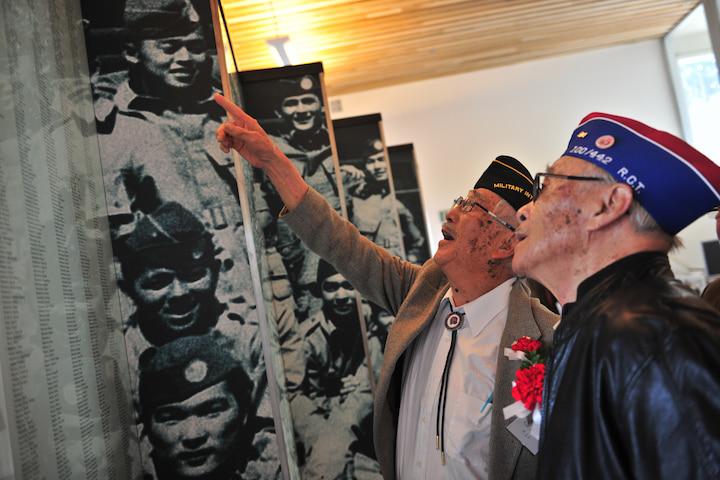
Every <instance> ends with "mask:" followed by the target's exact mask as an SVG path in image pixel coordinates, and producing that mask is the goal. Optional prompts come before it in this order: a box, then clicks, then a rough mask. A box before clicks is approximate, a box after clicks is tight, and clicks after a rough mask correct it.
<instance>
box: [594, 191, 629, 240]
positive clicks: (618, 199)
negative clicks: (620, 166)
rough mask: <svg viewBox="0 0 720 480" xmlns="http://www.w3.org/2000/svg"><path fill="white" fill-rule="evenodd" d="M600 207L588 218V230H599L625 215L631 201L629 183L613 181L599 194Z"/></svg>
mask: <svg viewBox="0 0 720 480" xmlns="http://www.w3.org/2000/svg"><path fill="white" fill-rule="evenodd" d="M600 201H601V205H600V209H599V210H598V211H597V212H595V213H594V214H593V216H592V217H590V219H589V220H588V224H587V225H588V230H589V231H594V230H600V229H602V228H604V227H606V226H607V225H610V224H611V223H613V222H615V221H616V220H618V219H619V218H621V217H622V216H623V215H625V214H626V213H627V212H628V210H630V206H631V205H632V202H633V192H632V188H631V187H630V186H629V185H626V184H624V183H613V184H611V185H609V186H608V188H606V189H604V190H603V192H602V193H601V195H600Z"/></svg>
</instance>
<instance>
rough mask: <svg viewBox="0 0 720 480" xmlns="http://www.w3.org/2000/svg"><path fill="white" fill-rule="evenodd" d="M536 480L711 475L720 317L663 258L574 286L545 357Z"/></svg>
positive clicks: (618, 266) (717, 426) (718, 412)
mask: <svg viewBox="0 0 720 480" xmlns="http://www.w3.org/2000/svg"><path fill="white" fill-rule="evenodd" d="M540 442H541V445H540V453H541V455H540V460H539V469H538V472H539V478H543V479H553V480H554V479H589V478H612V479H620V478H648V479H650V478H652V479H657V478H671V479H673V480H680V479H689V478H714V479H719V478H720V318H719V317H718V313H717V312H715V311H714V310H712V309H711V308H710V307H709V306H708V305H707V304H706V303H705V302H704V301H703V300H701V299H700V298H699V297H697V296H696V295H694V294H693V293H691V292H690V291H689V290H687V289H686V288H684V287H683V286H682V285H681V284H680V283H679V282H678V281H676V280H675V279H674V278H673V275H672V272H671V270H670V265H669V263H668V259H667V256H666V255H665V254H662V253H656V252H644V253H639V254H635V255H631V256H628V257H625V258H623V259H621V260H619V261H617V262H615V263H614V264H612V265H610V266H608V267H606V268H605V269H603V270H601V271H600V272H598V273H596V274H594V275H593V276H591V277H589V278H588V279H586V280H585V281H584V282H582V283H581V284H580V286H579V287H578V292H577V301H576V302H575V303H573V304H567V305H565V307H564V309H563V316H562V323H561V324H560V326H559V327H558V329H557V331H556V332H555V336H554V342H553V351H552V354H551V356H550V358H549V359H548V363H547V373H546V378H545V391H544V397H543V423H542V433H541V438H540Z"/></svg>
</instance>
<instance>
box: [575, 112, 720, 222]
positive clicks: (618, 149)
mask: <svg viewBox="0 0 720 480" xmlns="http://www.w3.org/2000/svg"><path fill="white" fill-rule="evenodd" d="M563 155H565V156H570V157H576V158H580V159H582V160H586V161H588V162H590V163H593V164H595V165H597V166H599V167H600V168H602V169H603V170H605V171H607V172H608V173H609V174H610V175H612V177H613V178H614V179H615V180H617V181H618V182H621V183H626V184H627V185H629V186H631V187H632V188H633V191H634V192H635V198H636V199H637V200H638V202H640V204H641V205H642V206H643V207H644V208H645V209H646V210H647V211H648V213H649V214H650V215H651V216H652V217H653V219H655V221H656V222H657V223H658V224H659V225H660V227H662V229H663V230H664V231H665V232H666V233H668V234H670V235H675V234H676V233H678V232H679V231H680V230H682V229H683V228H685V227H686V226H688V225H689V224H690V223H692V222H693V221H694V220H695V219H697V218H698V217H700V216H702V215H703V214H704V213H707V212H709V211H710V210H712V209H713V208H715V207H717V206H718V205H720V193H718V191H719V190H720V167H718V166H717V165H716V164H715V163H713V162H712V161H711V160H710V159H709V158H707V157H706V156H705V155H703V154H702V153H700V152H699V151H697V150H696V149H694V148H693V147H691V146H690V145H689V144H687V143H686V142H685V141H683V140H681V139H680V138H678V137H676V136H675V135H672V134H670V133H668V132H663V131H661V130H656V129H654V128H652V127H650V126H648V125H645V124H644V123H642V122H639V121H637V120H633V119H631V118H625V117H620V116H617V115H610V114H607V113H598V112H595V113H591V114H589V115H587V116H586V117H585V118H583V119H582V121H581V122H580V125H578V127H577V128H576V129H575V131H574V132H573V134H572V137H571V138H570V142H569V143H568V147H567V149H566V150H565V153H564V154H563Z"/></svg>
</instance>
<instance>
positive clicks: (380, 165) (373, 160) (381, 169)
mask: <svg viewBox="0 0 720 480" xmlns="http://www.w3.org/2000/svg"><path fill="white" fill-rule="evenodd" d="M365 168H366V169H367V171H368V172H370V174H371V175H372V176H373V178H374V179H375V180H377V181H378V182H384V181H385V180H387V179H388V172H387V162H386V161H385V154H384V153H383V152H378V153H376V154H374V155H370V156H369V157H367V162H366V163H365Z"/></svg>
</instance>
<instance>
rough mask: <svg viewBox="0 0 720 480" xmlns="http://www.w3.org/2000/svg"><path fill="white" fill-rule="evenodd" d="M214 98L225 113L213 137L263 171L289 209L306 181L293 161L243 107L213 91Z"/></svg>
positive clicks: (293, 206)
mask: <svg viewBox="0 0 720 480" xmlns="http://www.w3.org/2000/svg"><path fill="white" fill-rule="evenodd" d="M215 101H216V102H217V104H218V105H220V106H221V107H222V108H224V109H225V111H226V112H227V113H228V119H227V120H226V121H225V122H223V124H222V125H220V127H219V128H218V130H217V133H216V137H217V141H218V143H219V144H220V148H222V150H223V151H224V152H225V153H228V152H229V151H230V150H231V149H234V150H237V152H238V153H239V154H240V155H241V156H242V157H243V158H244V159H245V160H247V161H248V162H250V165H252V166H253V167H255V168H259V169H261V170H263V171H264V172H265V174H266V175H267V177H268V178H269V179H270V181H271V182H272V184H273V186H274V187H275V189H276V190H277V192H278V194H279V195H280V198H281V199H282V201H283V203H284V204H285V207H286V208H287V209H288V210H293V209H294V208H295V207H297V206H298V204H299V203H300V201H301V200H302V199H303V197H304V196H305V193H307V190H308V184H307V183H305V180H304V179H303V178H302V176H301V175H300V172H298V171H297V169H296V168H295V167H294V166H293V164H292V162H291V161H290V160H289V159H288V158H287V157H286V156H285V154H284V153H283V152H282V151H281V150H280V149H279V148H278V147H277V145H275V144H274V143H273V142H272V140H270V138H269V137H268V135H267V133H265V130H263V129H262V127H261V126H260V124H259V123H258V122H257V120H255V119H254V118H252V117H251V116H250V115H248V114H247V113H245V112H244V111H243V110H242V108H240V107H238V106H237V105H235V104H234V103H233V102H231V101H230V100H228V99H227V98H225V97H223V96H222V95H220V94H218V93H216V94H215Z"/></svg>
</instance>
